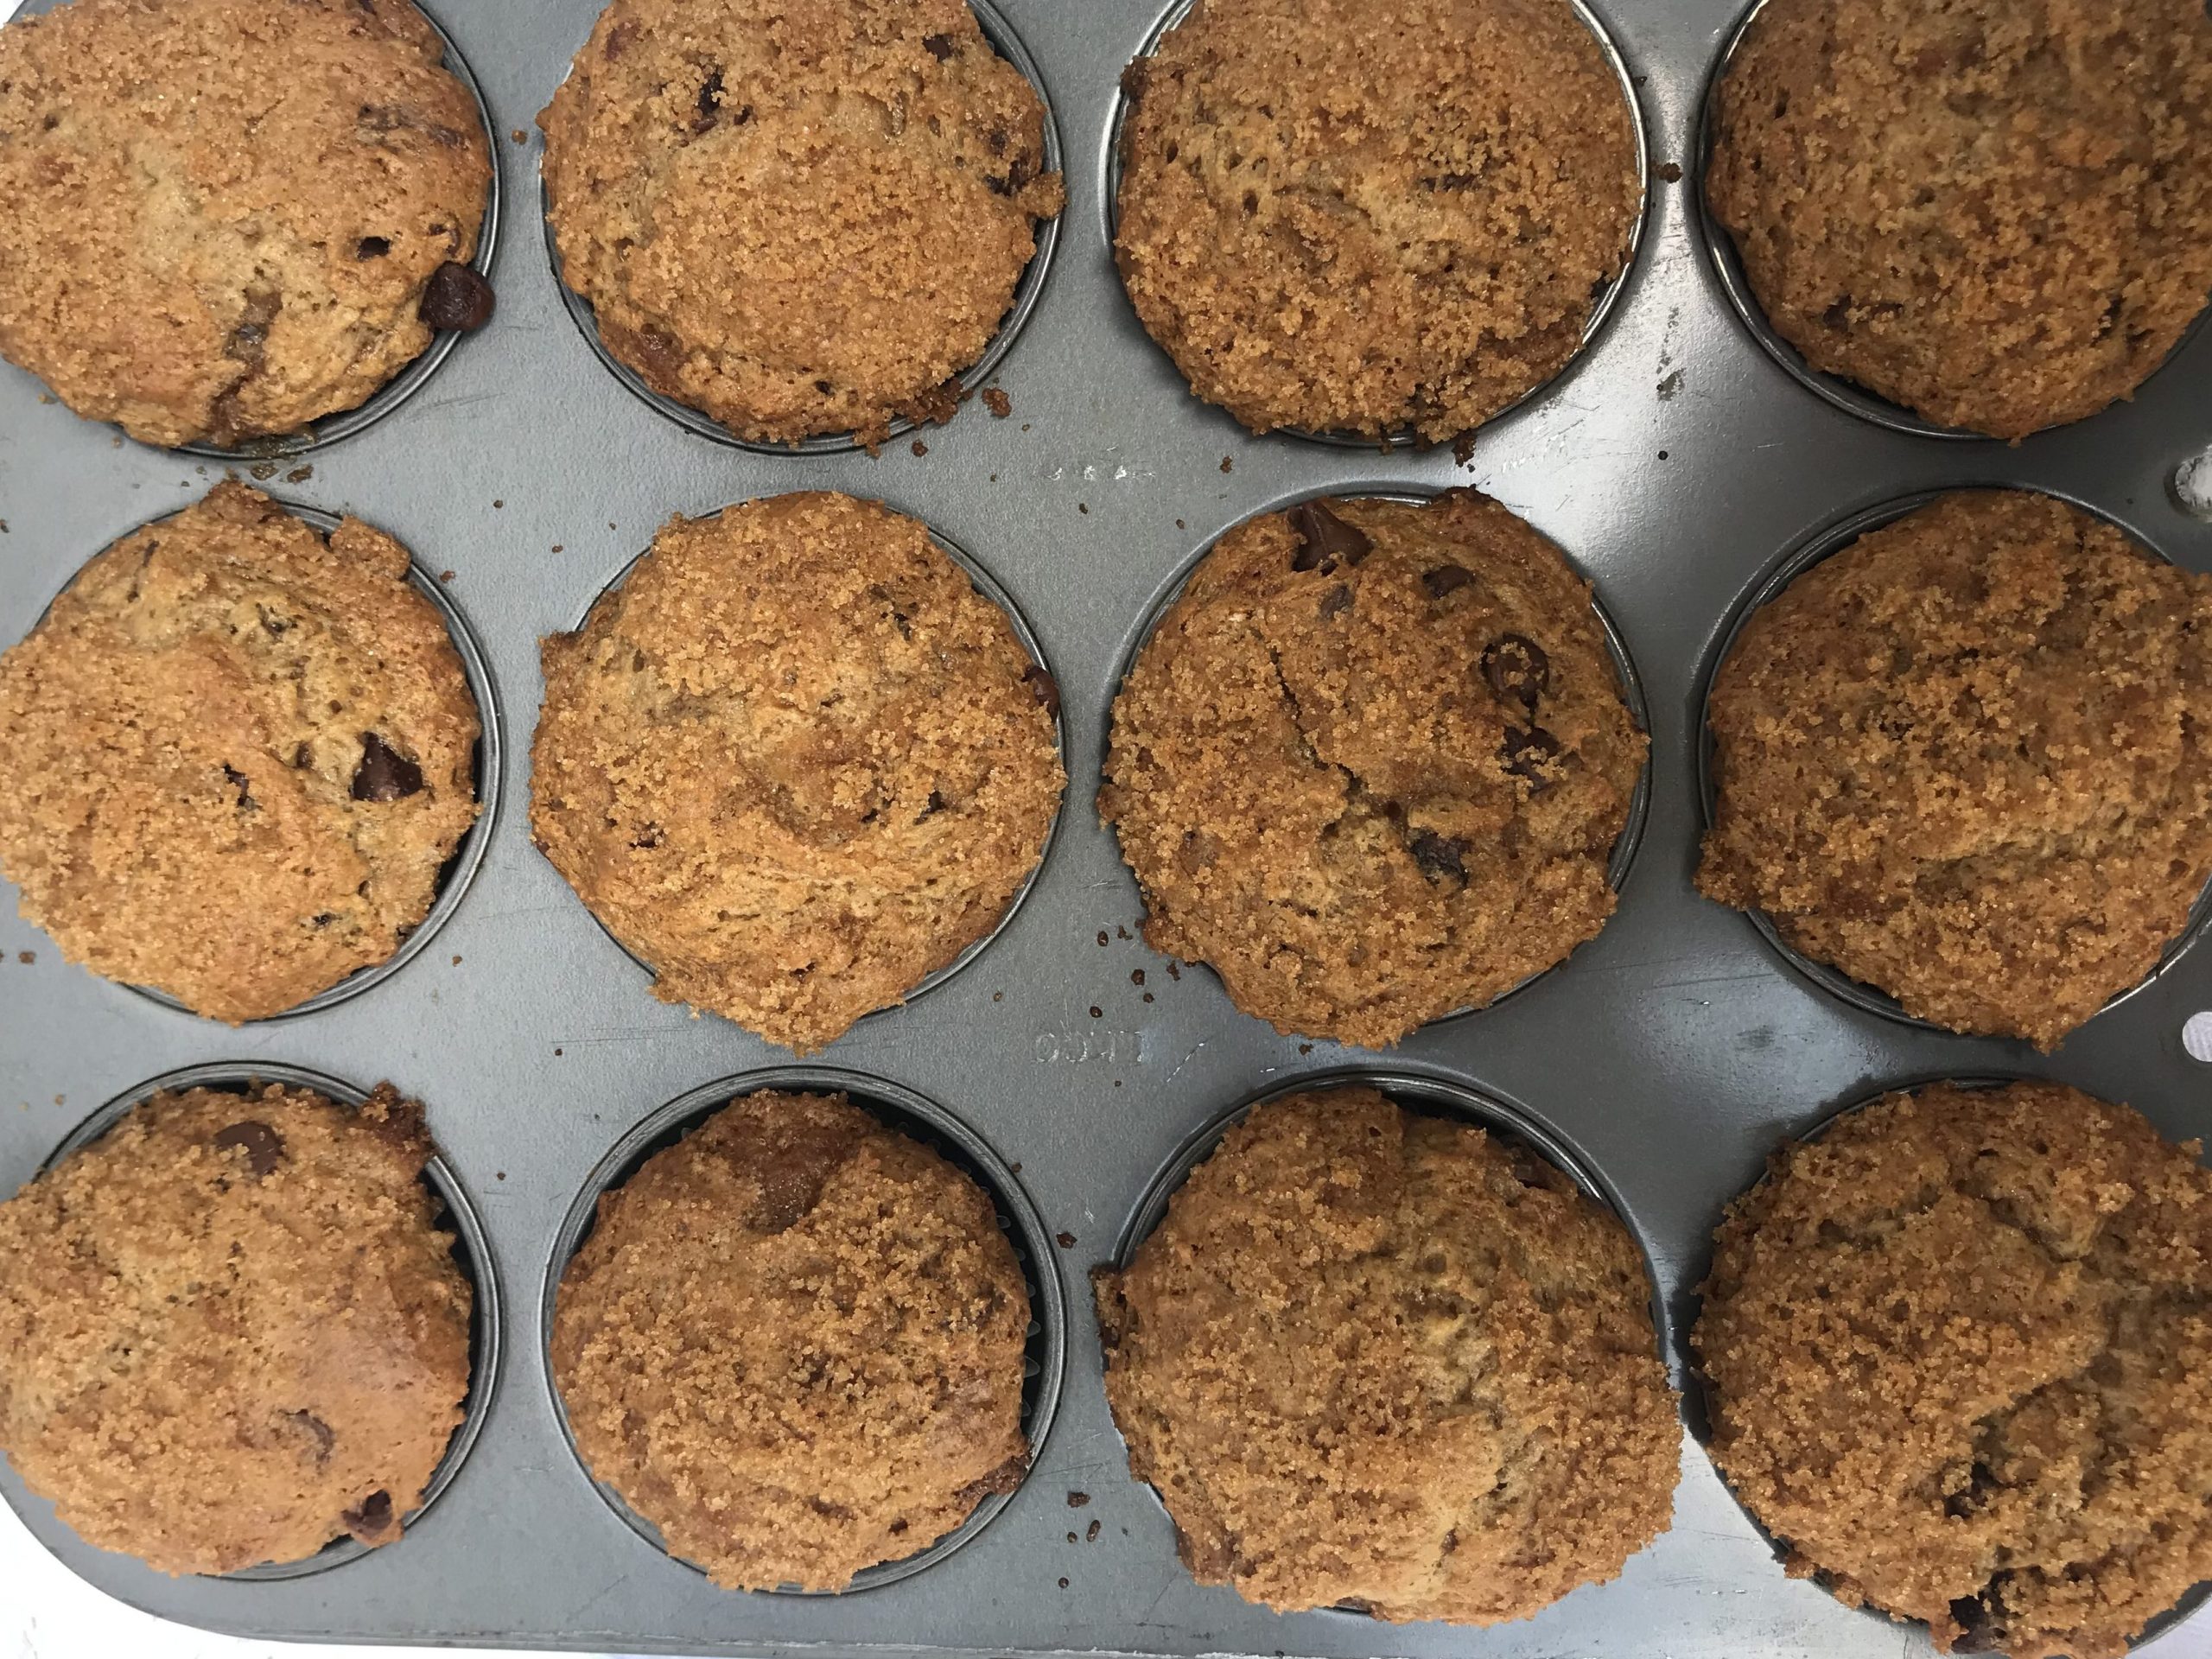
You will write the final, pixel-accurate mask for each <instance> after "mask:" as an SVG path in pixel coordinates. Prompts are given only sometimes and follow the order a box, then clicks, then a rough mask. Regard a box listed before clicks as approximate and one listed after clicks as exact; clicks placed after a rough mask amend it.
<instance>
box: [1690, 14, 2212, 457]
mask: <svg viewBox="0 0 2212 1659" xmlns="http://www.w3.org/2000/svg"><path fill="white" fill-rule="evenodd" d="M1712 122H1713V125H1712V142H1713V150H1712V161H1711V167H1710V170H1709V172H1708V173H1707V179H1706V199H1707V202H1708V203H1709V204H1710V205H1711V207H1712V211H1713V214H1714V215H1715V217H1717V218H1718V219H1719V221H1720V223H1721V224H1722V225H1723V226H1726V230H1727V232H1728V234H1729V235H1730V236H1731V237H1732V238H1733V240H1734V242H1735V245H1736V248H1737V251H1738V252H1739V253H1740V254H1741V256H1742V258H1743V263H1744V272H1745V277H1746V278H1747V279H1748V280H1749V282H1750V284H1751V291H1752V293H1753V294H1754V295H1756V296H1757V297H1758V303H1759V306H1760V308H1762V309H1763V310H1764V312H1765V313H1766V315H1767V319H1768V321H1770V322H1771V323H1772V324H1773V325H1774V327H1775V329H1776V332H1777V333H1778V334H1781V335H1782V337H1783V339H1785V340H1788V341H1789V343H1790V344H1791V345H1792V346H1796V348H1797V349H1798V350H1799V351H1800V352H1801V353H1803V354H1804V357H1805V359H1806V361H1807V362H1808V363H1809V364H1811V365H1812V366H1813V367H1814V368H1815V369H1819V370H1821V371H1822V372H1826V373H1829V374H1834V375H1840V376H1841V377H1843V378H1845V379H1847V380H1852V381H1855V382H1857V383H1858V384H1859V385H1862V386H1865V387H1866V388H1867V389H1868V390H1869V391H1874V392H1877V393H1878V394H1879V395H1880V396H1882V397H1886V398H1888V399H1889V400H1890V401H1891V402H1892V403H1896V404H1903V405H1904V406H1905V407H1906V408H1907V409H1910V410H1914V411H1915V412H1916V413H1918V414H1919V415H1921V416H1924V417H1925V418H1926V419H1928V420H1929V421H1932V422H1934V423H1936V424H1937V425H1940V426H1947V427H1961V428H1967V429H1971V430H1974V431H1977V432H1986V433H1987V434H1989V435H1992V436H1993V437H1999V438H2019V437H2022V436H2024V435H2026V434H2028V433H2030V432H2034V431H2037V430H2038V429H2042V428H2044V427H2047V426H2057V425H2060V424H2062V423H2065V422H2068V421H2078V420H2080V419H2082V417H2083V416H2088V415H2094V414H2095V413H2096V412H2097V410H2101V409H2102V408H2104V407H2105V406H2106V405H2107V404H2110V403H2112V402H2113V401H2114V400H2115V399H2118V398H2124V397H2128V396H2129V395H2130V394H2132V393H2133V391H2134V390H2135V388H2136V387H2137V386H2139V385H2141V384H2142V383H2143V381H2144V378H2145V377H2146V376H2148V375H2149V374H2150V373H2151V372H2152V370H2153V369H2155V368H2157V367H2158V365H2159V364H2160V363H2161V362H2163V361H2164V359H2165V357H2166V355H2167V353H2170V352H2171V351H2172V349H2173V347H2174V345H2175V343H2176V342H2177V340H2180V339H2181V337H2182V334H2183V331H2184V330H2185V329H2187V328H2188V327H2189V325H2190V321H2192V320H2193V319H2194V318H2195V317H2196V315H2197V313H2198V312H2199V311H2201V310H2202V308H2203V307H2204V303H2205V298H2206V296H2207V295H2208V294H2209V293H2212V17H2208V16H2207V15H2206V13H2205V10H2204V7H2203V5H2202V0H2132V3H2129V4H2126V5H2117V6H2098V5H2084V4H2082V3H2079V0H1770V3H1769V4H1768V5H1766V6H1765V7H1764V9H1763V10H1760V11H1759V13H1758V16H1757V18H1756V19H1755V20H1754V21H1753V22H1752V23H1751V28H1750V29H1749V30H1748V32H1747V33H1746V34H1745V36H1744V40H1743V43H1742V46H1741V48H1740V49H1739V50H1738V53H1737V55H1736V57H1735V59H1734V60H1733V61H1732V63H1731V65H1730V66H1729V68H1728V70H1727V72H1726V74H1725V75H1724V76H1723V77H1722V79H1720V81H1719V85H1718V86H1717V88H1716V89H1715V92H1714V97H1713V114H1712Z"/></svg>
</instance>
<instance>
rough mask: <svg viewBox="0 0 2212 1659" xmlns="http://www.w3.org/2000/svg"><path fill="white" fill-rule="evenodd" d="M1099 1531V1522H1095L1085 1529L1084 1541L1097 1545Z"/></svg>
mask: <svg viewBox="0 0 2212 1659" xmlns="http://www.w3.org/2000/svg"><path fill="white" fill-rule="evenodd" d="M1098 1529H1099V1522H1096V1521H1093V1522H1091V1523H1090V1525H1089V1526H1088V1527H1085V1528H1084V1531H1083V1540H1084V1542H1085V1543H1087V1544H1095V1543H1096V1542H1097V1541H1098Z"/></svg>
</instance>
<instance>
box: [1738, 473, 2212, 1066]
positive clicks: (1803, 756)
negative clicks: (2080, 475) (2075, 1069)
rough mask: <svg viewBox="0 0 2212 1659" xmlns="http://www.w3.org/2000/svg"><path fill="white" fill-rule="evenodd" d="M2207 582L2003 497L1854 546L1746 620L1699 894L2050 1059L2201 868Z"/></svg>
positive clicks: (2211, 591)
mask: <svg viewBox="0 0 2212 1659" xmlns="http://www.w3.org/2000/svg"><path fill="white" fill-rule="evenodd" d="M2208 647H2212V577H2207V576H2203V575H2195V574H2193V573H2191V572H2189V571H2186V570H2182V569H2177V568H2176V567H2175V566H2172V565H2170V564H2167V563H2164V561H2162V560H2160V559H2159V558H2158V557H2157V556H2155V555H2153V554H2152V553H2151V552H2149V551H2148V550H2145V549H2144V548H2142V547H2139V546H2138V545H2137V544H2136V543H2134V542H2133V541H2132V540H2130V539H2129V537H2127V536H2126V533H2125V532H2123V531H2120V530H2119V529H2117V528H2116V527H2114V526H2113V525H2112V524H2107V523H2106V522H2105V521H2104V520H2103V519H2101V518H2094V517H2092V516H2091V515H2090V514H2088V513H2086V512H2082V510H2080V509H2079V508H2077V507H2074V506H2070V505H2068V504H2067V503H2065V502H2063V501H2060V500H2057V499H2054V498H2052V497H2050V496H2044V495H2037V494H2035V493H2031V492H2029V491H2024V490H2001V491H1999V490H1980V491H1961V492H1959V493H1954V494H1951V495H1948V496H1945V497H1942V499H1938V500H1937V501H1936V502H1934V503H1932V504H1931V505H1928V506H1925V507H1923V508H1921V509H1919V510H1918V511H1917V512H1911V513H1909V514H1907V515H1906V516H1905V517H1904V518H1900V519H1897V521H1896V522H1894V523H1892V524H1887V525H1885V526H1883V527H1882V528H1881V529H1878V530H1873V531H1868V532H1867V533H1866V535H1864V536H1862V537H1859V539H1858V540H1857V541H1855V542H1853V543H1851V544H1850V545H1848V546H1847V547H1846V548H1844V549H1843V550H1841V551H1840V552H1838V553H1835V554H1834V555H1833V556H1830V557H1828V558H1826V559H1824V560H1822V561H1821V563H1819V564H1817V565H1815V566H1814V567H1813V569H1810V570H1808V571H1807V572H1806V573H1805V574H1804V575H1801V576H1799V577H1798V578H1797V579H1796V581H1794V582H1791V583H1790V584H1789V587H1788V588H1786V589H1784V590H1783V593H1782V594H1780V595H1778V596H1777V598H1775V599H1774V600H1772V601H1770V602H1769V603H1768V604H1766V605H1764V606H1763V607H1760V608H1759V609H1758V611H1757V612H1755V613H1753V614H1752V616H1751V619H1750V620H1748V621H1747V622H1746V623H1745V625H1744V630H1743V632H1742V633H1741V634H1740V635H1739V636H1738V639H1737V641H1736V644H1735V645H1734V646H1733V647H1732V649H1731V650H1730V652H1729V653H1728V658H1727V660H1726V662H1725V663H1723V664H1721V668H1720V671H1719V673H1718V674H1717V675H1716V676H1715V677H1714V678H1713V691H1712V696H1711V698H1710V700H1709V702H1708V703H1707V723H1708V726H1709V728H1710V730H1711V732H1712V735H1713V775H1714V779H1715V783H1716V800H1715V805H1714V811H1713V828H1712V829H1711V830H1710V831H1709V832H1708V833H1707V836H1706V842H1705V858H1704V862H1703V864H1702V865H1701V866H1700V868H1699V871H1698V878H1697V880H1698V887H1699V888H1700V891H1702V892H1703V893H1705V894H1706V895H1707V897H1709V898H1713V899H1719V901H1720V902H1721V903H1723V904H1728V905H1734V906H1738V907H1739V908H1743V909H1758V910H1763V911H1764V912H1766V913H1767V915H1768V916H1769V917H1770V918H1771V919H1772V920H1773V922H1774V925H1775V927H1776V929H1777V931H1779V932H1780V933H1781V935H1782V937H1783V939H1784V940H1786V941H1787V942H1788V943H1789V944H1790V945H1791V946H1792V947H1793V948H1795V949H1796V950H1800V951H1802V952H1803V953H1804V954H1805V955H1807V956H1808V957H1814V958H1815V959H1817V960H1819V961H1821V962H1826V963H1834V965H1835V966H1836V967H1837V968H1839V969H1842V970H1843V971H1844V972H1845V973H1846V974H1848V975H1849V976H1851V977H1853V979H1856V980H1859V981H1860V982H1864V983H1866V984H1867V985H1871V986H1872V987H1874V988H1877V989H1878V990H1881V991H1884V992H1886V993H1887V994H1889V995H1891V996H1893V997H1895V998H1896V999H1897V1001H1898V1002H1899V1003H1901V1004H1902V1005H1903V1006H1904V1009H1905V1011H1906V1012H1907V1013H1909V1014H1915V1015H1916V1016H1918V1017H1919V1018H1921V1019H1923V1020H1931V1021H1933V1022H1935V1023H1936V1024H1937V1025H1941V1026H1945V1027H1949V1028H1950V1029H1952V1030H1954V1031H1961V1032H1970V1033H1986V1034H1991V1035H1998V1036H2011V1037H2022V1038H2025V1039H2028V1040H2030V1041H2031V1042H2033V1043H2035V1044H2036V1045H2037V1046H2038V1047H2041V1048H2044V1049H2050V1048H2054V1047H2056V1046H2057V1045H2058V1043H2059V1041H2060V1039H2063V1037H2064V1036H2065V1035H2066V1033H2068V1032H2069V1031H2071V1030H2073V1029H2074V1028H2075V1027H2077V1026H2079V1025H2081V1024H2082V1022H2083V1021H2084V1020H2088V1018H2089V1017H2090V1016H2091V1015H2092V1014H2095V1013H2096V1012H2097V1010H2098V1009H2099V1008H2101V1007H2103V1005H2104V1004H2105V1002H2106V1001H2108V1000H2109V999H2110V998H2112V997H2113V996H2115V995H2118V994H2119V993H2120V992H2122V991H2125V990H2126V989H2128V988H2130V987H2131V986H2133V985H2135V984H2137V983H2138V982H2140V981H2141V980H2142V979H2143V978H2144V976H2145V975H2147V974H2149V973H2150V971H2151V970H2152V968H2154V967H2155V966H2157V964H2158V959H2159V957H2160V955H2161V954H2162V953H2163V952H2164V950H2165V948H2166V946H2167V945H2168V944H2170V943H2171V941H2172V940H2173V939H2174V938H2176V937H2177V935H2179V934H2180V933H2181V932H2182V931H2183V929H2184V928H2186V927H2187V925H2188V923H2189V914H2190V907H2191V906H2193V905H2194V904H2195V903H2196V899H2197V896H2198V894H2199V893H2202V891H2203V890H2204V887H2205V883H2206V881H2207V880H2208V879H2212V756H2208V754H2207V753H2206V750H2205V740H2206V734H2212V655H2209V654H2208Z"/></svg>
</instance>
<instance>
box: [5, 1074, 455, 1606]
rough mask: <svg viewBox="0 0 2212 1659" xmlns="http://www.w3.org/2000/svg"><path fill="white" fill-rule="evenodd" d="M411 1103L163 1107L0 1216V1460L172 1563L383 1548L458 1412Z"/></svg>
mask: <svg viewBox="0 0 2212 1659" xmlns="http://www.w3.org/2000/svg"><path fill="white" fill-rule="evenodd" d="M434 1155H435V1148H434V1147H432V1146H431V1144H430V1138H429V1133H428V1132H427V1131H426V1130H425V1129H424V1128H423V1111H422V1108H421V1107H419V1106H417V1105H416V1104H415V1103H413V1102H411V1101H404V1100H402V1099H400V1098H399V1096H397V1094H396V1093H395V1092H393V1090H392V1089H391V1085H390V1084H385V1085H383V1086H381V1087H379V1088H378V1090H377V1091H376V1093H375V1094H374V1095H373V1096H371V1097H370V1099H369V1101H368V1103H366V1104H365V1105H364V1106H362V1107H361V1108H360V1109H359V1110H358V1111H354V1110H349V1109H346V1108H345V1107H342V1106H340V1105H338V1104H336V1103H334V1102H332V1101H329V1100H327V1099H325V1098H324V1097H323V1096H321V1095H318V1094H315V1093H313V1092H311V1091H309V1090H305V1089H299V1088H285V1087H283V1086H280V1085H278V1084H268V1085H266V1086H263V1087H257V1088H255V1089H252V1090H248V1091H246V1092H244V1093H232V1092H229V1091H227V1090H218V1089H189V1090H185V1091H184V1092H182V1093H181V1094H170V1093H162V1094H156V1095H155V1096H153V1097H152V1098H151V1099H149V1100H148V1101H146V1102H145V1103H143V1104H141V1105H139V1106H137V1107H135V1108H133V1109H131V1110H130V1112H129V1113H128V1114H127V1115H125V1116H124V1118H123V1119H122V1120H121V1122H118V1124H117V1125H116V1126H115V1127H114V1128H111V1129H110V1130H108V1131H107V1133H106V1134H105V1135H102V1136H100V1138H99V1140H97V1141H93V1142H92V1144H91V1145H90V1146H88V1147H85V1148H83V1149H82V1150H81V1151H79V1152H75V1153H73V1154H70V1155H69V1156H68V1157H67V1158H66V1159H64V1160H62V1161H61V1162H60V1163H59V1164H58V1165H56V1166H54V1167H53V1168H51V1169H49V1170H48V1171H47V1172H46V1173H43V1174H41V1176H39V1177H38V1178H37V1179H35V1180H34V1181H32V1182H31V1184H30V1185H28V1186H26V1187H24V1188H23V1190H22V1192H19V1193H17V1194H16V1196H15V1197H14V1198H11V1199H10V1200H9V1201H8V1202H7V1203H5V1204H0V1452H5V1453H6V1454H7V1456H8V1459H9V1461H10V1462H11V1463H13V1464H14V1465H15V1466H16V1472H17V1473H19V1474H20V1475H21V1476H22V1478H23V1484H25V1485H27V1486H28V1487H29V1488H30V1489H31V1491H34V1492H35V1493H37V1494H38V1495H39V1496H40V1497H44V1498H46V1499H48V1500H49V1501H51V1502H52V1503H53V1504H54V1510H55V1513H56V1514H58V1515H59V1516H60V1517H61V1519H62V1520H64V1521H66V1522H68V1524H69V1525H70V1526H72V1527H73V1528H74V1529H76V1530H77V1532H78V1534H79V1535H80V1536H81V1537H83V1538H84V1539H85V1541H86V1542H88V1543H91V1544H93V1545H95V1546H97V1547H98V1548H101V1549H111V1550H119V1551H122V1552H124V1554H130V1555H136V1556H137V1557H138V1558H139V1559H140V1560H143V1561H145V1562H147V1563H148V1564H149V1566H152V1567H157V1568H159V1569H160V1570H161V1571H162V1572H164V1573H176V1574H182V1573H231V1572H236V1571H237V1570H238V1569H239V1568H241V1567H252V1566H256V1565H257V1564H259V1563H261V1562H264V1561H295V1560H304V1559H305V1558H306V1557H308V1556H310V1555H313V1554H315V1553H316V1552H317V1551H318V1550H320V1549H321V1548H323V1546H324V1545H326V1544H327V1543H329V1542H331V1541H333V1540H334V1539H337V1538H341V1537H346V1536H351V1537H353V1538H355V1539H358V1540H359V1541H361V1542H362V1543H365V1544H386V1543H390V1542H391V1541H392V1540H394V1539H396V1538H397V1537H398V1536H399V1530H400V1523H401V1522H402V1520H403V1519H404V1518H405V1517H407V1516H410V1515H411V1514H412V1513H413V1512H414V1511H415V1510H416V1509H418V1508H419V1507H421V1504H422V1502H423V1491H424V1489H425V1488H426V1487H427V1486H428V1485H429V1481H430V1478H431V1475H432V1473H433V1472H434V1471H435V1470H436V1468H437V1465H438V1464H439V1462H440V1460H441V1459H442V1458H443V1457H444V1456H445V1452H446V1447H447V1446H448V1442H450V1441H451V1440H452V1438H453V1433H454V1429H455V1428H456V1427H459V1425H460V1423H461V1404H462V1402H463V1400H464V1399H465V1398H466V1396H467V1393H468V1383H469V1348H468V1339H469V1330H468V1325H469V1309H470V1292H469V1285H468V1281H467V1279H465V1278H463V1277H462V1276H461V1270H460V1269H459V1268H457V1267H456V1266H455V1265H454V1258H453V1239H452V1236H450V1235H449V1234H448V1233H447V1232H445V1231H444V1230H442V1228H441V1227H440V1226H439V1224H438V1218H437V1217H438V1209H437V1201H436V1199H435V1198H434V1197H433V1196H432V1195H431V1193H430V1192H429V1188H427V1187H426V1186H425V1185H423V1179H422V1176H423V1167H424V1166H425V1165H427V1164H428V1163H429V1160H430V1159H431V1158H432V1157H433V1156H434Z"/></svg>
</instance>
